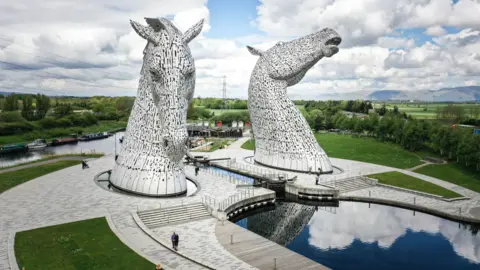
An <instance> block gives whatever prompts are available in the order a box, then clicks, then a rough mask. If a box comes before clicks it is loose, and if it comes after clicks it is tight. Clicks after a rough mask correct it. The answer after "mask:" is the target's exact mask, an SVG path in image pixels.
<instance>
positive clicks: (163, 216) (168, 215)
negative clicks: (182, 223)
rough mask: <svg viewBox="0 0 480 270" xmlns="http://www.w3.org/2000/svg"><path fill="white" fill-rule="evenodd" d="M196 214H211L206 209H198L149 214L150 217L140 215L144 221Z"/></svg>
mask: <svg viewBox="0 0 480 270" xmlns="http://www.w3.org/2000/svg"><path fill="white" fill-rule="evenodd" d="M196 214H210V213H209V212H208V211H207V210H206V209H204V210H198V211H192V212H176V213H170V214H167V213H164V214H159V215H157V216H149V217H140V219H141V220H142V221H150V220H158V219H164V218H170V219H172V218H182V217H183V218H185V217H186V218H188V217H189V216H190V215H196Z"/></svg>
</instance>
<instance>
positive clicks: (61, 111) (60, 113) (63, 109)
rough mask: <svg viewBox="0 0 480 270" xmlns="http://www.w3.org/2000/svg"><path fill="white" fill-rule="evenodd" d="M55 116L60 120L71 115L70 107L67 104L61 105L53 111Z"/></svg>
mask: <svg viewBox="0 0 480 270" xmlns="http://www.w3.org/2000/svg"><path fill="white" fill-rule="evenodd" d="M54 113H55V116H56V117H58V118H62V117H64V116H67V115H70V114H73V109H72V106H71V105H70V104H69V103H61V104H59V105H58V106H57V107H55V109H54Z"/></svg>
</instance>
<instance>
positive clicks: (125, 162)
mask: <svg viewBox="0 0 480 270" xmlns="http://www.w3.org/2000/svg"><path fill="white" fill-rule="evenodd" d="M146 21H147V24H148V26H143V25H141V24H139V23H137V22H134V21H131V25H132V27H133V29H134V30H135V32H136V33H137V34H138V35H139V36H141V37H142V38H144V39H145V40H146V41H147V45H146V47H145V49H144V52H143V53H144V57H143V66H142V70H141V77H140V82H139V87H138V92H137V98H136V99H135V103H134V105H133V109H132V113H131V115H130V118H129V120H128V126H127V130H126V132H125V142H124V143H123V146H122V150H121V152H120V154H119V156H118V159H117V160H116V161H115V167H114V169H113V172H112V177H111V183H112V185H114V186H115V187H117V188H119V189H122V190H127V191H129V192H134V193H138V194H142V195H148V196H172V195H180V194H184V193H185V192H186V190H187V184H186V179H185V173H184V170H183V164H182V162H181V160H182V158H183V157H184V155H185V154H188V151H187V147H186V143H187V139H188V133H187V126H186V121H187V109H188V105H189V104H190V103H191V102H192V98H193V94H194V89H195V65H194V61H193V57H192V55H191V53H190V49H189V47H188V43H189V42H190V41H191V40H192V39H194V38H195V37H196V36H197V35H198V34H199V33H200V31H201V29H202V26H203V20H201V21H200V22H198V23H197V24H195V25H194V26H192V27H191V28H190V29H189V30H187V31H186V32H185V33H181V32H180V31H179V30H178V29H177V28H176V27H175V26H174V25H173V24H172V22H170V21H169V20H167V19H164V18H146Z"/></svg>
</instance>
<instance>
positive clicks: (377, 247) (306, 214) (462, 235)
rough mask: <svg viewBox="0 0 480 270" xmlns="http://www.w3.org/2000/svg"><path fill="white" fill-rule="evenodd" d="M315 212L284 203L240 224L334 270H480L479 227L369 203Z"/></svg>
mask: <svg viewBox="0 0 480 270" xmlns="http://www.w3.org/2000/svg"><path fill="white" fill-rule="evenodd" d="M314 209H315V207H314V206H305V205H299V204H295V203H282V204H280V205H279V206H278V207H277V208H276V209H275V210H272V211H269V212H264V213H261V214H256V215H253V216H250V217H248V218H245V219H243V220H241V221H239V222H238V224H239V225H240V224H243V225H241V226H243V227H246V228H247V229H249V230H251V231H253V232H255V233H258V234H260V235H262V236H264V237H266V238H267V239H270V240H272V241H275V242H277V243H279V244H282V245H285V246H287V248H289V249H291V250H293V251H295V252H297V253H300V254H302V255H304V256H307V257H309V258H310V259H312V260H316V261H318V262H319V263H321V264H323V265H326V266H328V267H331V268H333V269H352V268H355V269H378V268H379V266H382V267H380V268H382V269H405V268H409V269H425V266H429V267H431V268H432V269H478V268H479V266H480V234H479V233H478V227H475V226H473V225H466V224H460V223H458V222H453V221H450V220H446V219H442V218H439V217H435V216H431V215H428V214H423V213H419V212H415V213H414V211H411V210H406V209H401V208H395V207H390V206H383V205H375V204H368V203H356V202H340V205H339V207H338V208H336V212H335V213H330V212H327V211H317V212H315V211H314ZM412 254H415V256H412ZM439 254H442V256H438V255H439ZM372 256H373V257H372ZM368 258H370V259H368Z"/></svg>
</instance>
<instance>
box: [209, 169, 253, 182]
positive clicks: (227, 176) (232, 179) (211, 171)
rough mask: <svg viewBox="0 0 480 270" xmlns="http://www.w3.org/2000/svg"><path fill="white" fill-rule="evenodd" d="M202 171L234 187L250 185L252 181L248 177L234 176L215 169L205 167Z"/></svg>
mask: <svg viewBox="0 0 480 270" xmlns="http://www.w3.org/2000/svg"><path fill="white" fill-rule="evenodd" d="M202 170H204V171H205V172H206V173H208V174H210V175H214V176H218V177H221V178H223V179H225V180H227V181H229V182H230V183H232V184H235V185H251V184H252V183H251V182H252V181H253V179H252V178H250V177H247V176H243V175H239V174H236V175H234V174H232V173H231V172H229V171H225V170H222V169H217V168H216V167H205V168H203V169H202Z"/></svg>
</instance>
